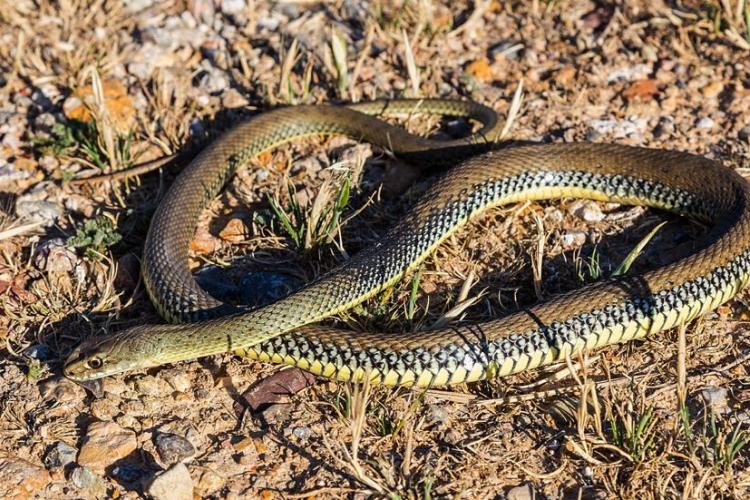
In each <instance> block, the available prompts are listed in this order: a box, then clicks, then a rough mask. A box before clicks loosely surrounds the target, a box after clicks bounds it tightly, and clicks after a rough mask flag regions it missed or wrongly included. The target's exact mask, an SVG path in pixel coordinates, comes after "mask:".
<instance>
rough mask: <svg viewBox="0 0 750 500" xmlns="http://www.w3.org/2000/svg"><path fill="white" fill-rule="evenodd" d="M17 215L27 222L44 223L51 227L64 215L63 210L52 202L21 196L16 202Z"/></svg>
mask: <svg viewBox="0 0 750 500" xmlns="http://www.w3.org/2000/svg"><path fill="white" fill-rule="evenodd" d="M16 215H17V216H18V217H20V218H22V219H26V220H27V221H31V222H42V223H44V225H45V226H51V225H52V224H54V223H55V221H56V220H57V218H58V217H60V216H61V215H62V210H61V209H60V207H59V206H58V205H57V204H56V203H53V202H51V201H47V200H33V199H28V198H26V196H21V197H19V198H18V199H17V200H16Z"/></svg>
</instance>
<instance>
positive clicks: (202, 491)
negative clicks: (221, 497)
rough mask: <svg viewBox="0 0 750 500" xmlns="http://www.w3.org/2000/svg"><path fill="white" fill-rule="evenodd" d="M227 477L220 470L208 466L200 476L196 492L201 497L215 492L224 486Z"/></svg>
mask: <svg viewBox="0 0 750 500" xmlns="http://www.w3.org/2000/svg"><path fill="white" fill-rule="evenodd" d="M225 483H226V479H225V478H224V477H222V476H221V474H219V473H218V472H216V471H215V470H213V469H210V468H208V467H206V468H204V469H203V470H202V471H201V472H200V475H199V476H198V482H197V484H196V486H195V489H196V490H197V492H196V493H198V495H199V496H200V497H207V496H210V495H213V494H215V493H216V492H218V491H219V490H220V489H222V488H223V487H224V484H225Z"/></svg>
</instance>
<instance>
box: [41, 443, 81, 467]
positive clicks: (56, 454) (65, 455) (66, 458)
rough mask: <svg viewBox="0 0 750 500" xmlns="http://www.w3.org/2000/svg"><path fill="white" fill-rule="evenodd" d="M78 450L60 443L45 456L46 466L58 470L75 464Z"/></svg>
mask: <svg viewBox="0 0 750 500" xmlns="http://www.w3.org/2000/svg"><path fill="white" fill-rule="evenodd" d="M76 455H78V450H77V449H76V448H73V447H72V446H70V445H68V444H65V443H63V442H62V441H58V442H57V443H55V445H54V446H53V447H52V448H50V450H49V451H48V452H47V454H46V455H45V456H44V465H45V466H46V467H47V468H48V469H58V468H60V467H65V466H66V465H68V464H71V463H73V462H75V460H76Z"/></svg>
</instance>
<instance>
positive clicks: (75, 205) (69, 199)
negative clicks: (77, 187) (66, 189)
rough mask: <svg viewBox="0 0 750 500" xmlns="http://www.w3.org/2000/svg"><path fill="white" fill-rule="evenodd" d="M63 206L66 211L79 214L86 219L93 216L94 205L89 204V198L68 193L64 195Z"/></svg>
mask: <svg viewBox="0 0 750 500" xmlns="http://www.w3.org/2000/svg"><path fill="white" fill-rule="evenodd" d="M63 205H64V206H65V208H66V209H67V210H70V211H71V212H75V213H79V214H81V215H83V216H84V217H86V218H87V219H88V218H91V217H92V216H93V215H94V204H93V203H92V202H91V198H88V197H86V196H81V195H80V194H75V193H70V194H67V195H65V200H64V201H63Z"/></svg>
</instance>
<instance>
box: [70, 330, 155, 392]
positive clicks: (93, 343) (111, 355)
mask: <svg viewBox="0 0 750 500" xmlns="http://www.w3.org/2000/svg"><path fill="white" fill-rule="evenodd" d="M124 337H125V336H124V335H123V334H115V335H108V336H106V337H103V338H102V337H92V338H89V339H87V340H84V341H83V342H81V344H80V345H78V347H76V348H75V350H74V351H73V352H72V353H70V355H69V356H68V359H67V360H66V361H65V366H64V368H63V373H64V374H65V376H66V377H68V378H69V379H71V380H74V381H76V382H86V381H90V380H97V379H100V378H104V377H109V376H110V375H116V374H118V373H122V372H126V371H129V370H136V369H139V368H146V367H148V366H153V365H150V364H149V363H148V362H147V361H148V360H146V359H143V358H141V359H134V356H132V353H131V355H128V354H127V350H125V349H123V348H122V346H123V340H125V338H124Z"/></svg>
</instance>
